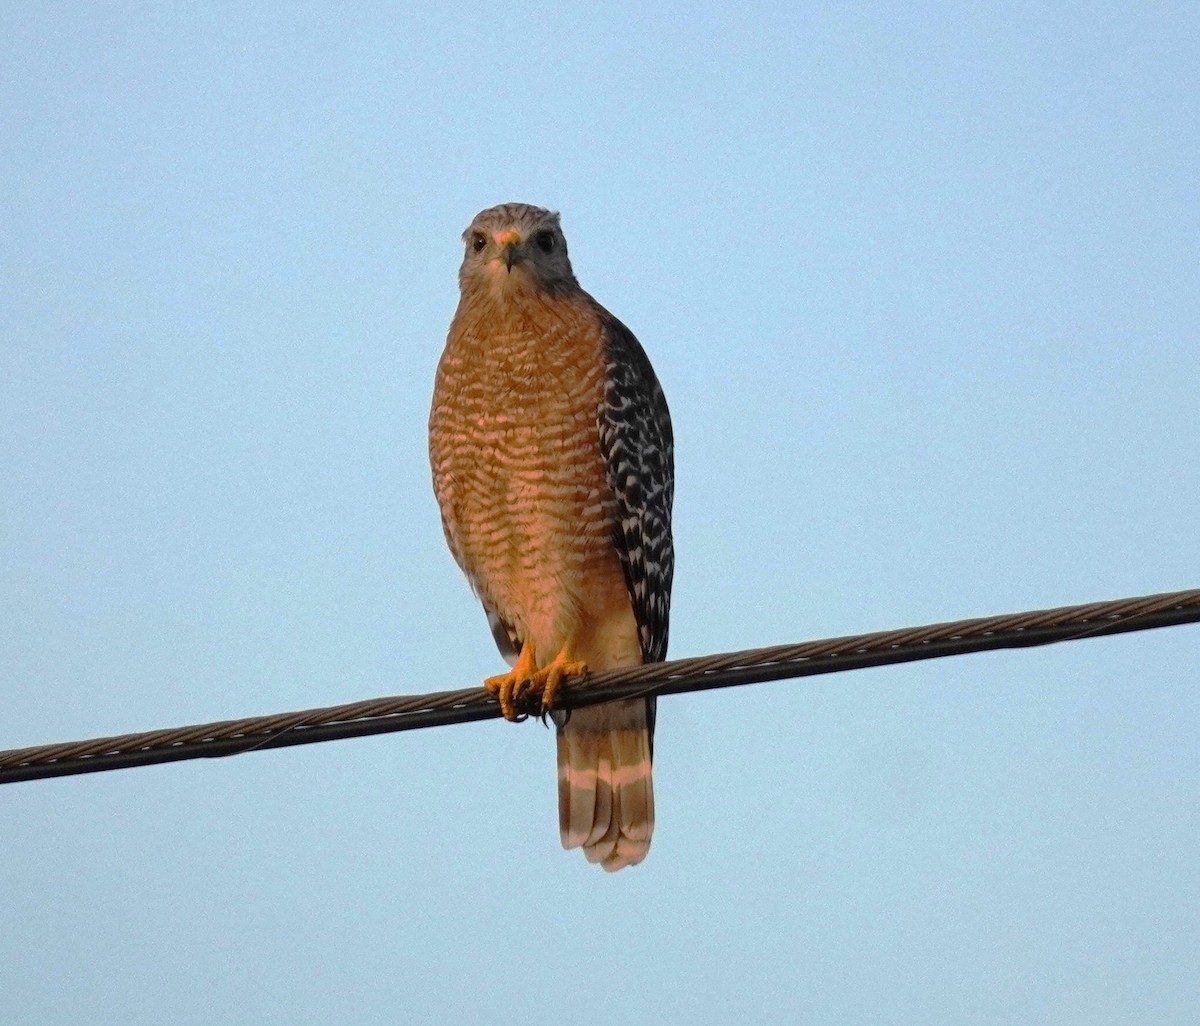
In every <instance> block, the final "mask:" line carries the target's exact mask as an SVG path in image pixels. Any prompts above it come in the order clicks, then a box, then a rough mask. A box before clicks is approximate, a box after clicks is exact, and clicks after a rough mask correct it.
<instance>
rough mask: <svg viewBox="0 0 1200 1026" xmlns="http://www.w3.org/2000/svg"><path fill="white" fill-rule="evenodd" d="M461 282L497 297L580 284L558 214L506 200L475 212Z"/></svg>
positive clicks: (465, 238)
mask: <svg viewBox="0 0 1200 1026" xmlns="http://www.w3.org/2000/svg"><path fill="white" fill-rule="evenodd" d="M463 242H464V243H465V244H466V249H465V252H464V254H463V262H462V267H461V268H460V269H459V272H458V280H459V285H460V287H461V288H462V289H463V291H464V292H466V291H467V290H468V289H478V288H485V289H486V290H487V291H488V292H490V293H492V294H493V295H496V296H501V297H506V296H511V295H513V294H515V293H519V292H523V291H527V290H534V291H545V292H556V291H562V290H564V289H574V288H578V287H579V286H578V283H577V282H576V281H575V275H574V273H572V271H571V261H570V260H569V259H568V258H567V240H566V239H565V238H563V233H562V228H560V227H559V223H558V214H556V213H554V212H553V211H551V210H544V209H543V208H542V207H534V206H530V205H529V204H528V203H502V204H501V205H500V206H498V207H489V208H488V209H487V210H481V211H480V212H479V213H478V214H476V215H475V220H473V221H472V222H471V224H470V227H468V228H467V230H466V231H465V232H463Z"/></svg>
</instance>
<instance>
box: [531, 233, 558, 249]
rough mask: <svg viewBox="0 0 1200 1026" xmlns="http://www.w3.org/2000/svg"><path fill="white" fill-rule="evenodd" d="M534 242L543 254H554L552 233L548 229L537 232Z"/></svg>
mask: <svg viewBox="0 0 1200 1026" xmlns="http://www.w3.org/2000/svg"><path fill="white" fill-rule="evenodd" d="M534 242H536V243H537V246H538V249H540V250H541V251H542V252H543V253H553V252H554V232H552V231H550V230H549V229H546V230H544V231H540V232H538V233H537V235H535V236H534Z"/></svg>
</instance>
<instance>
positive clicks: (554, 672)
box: [520, 642, 587, 717]
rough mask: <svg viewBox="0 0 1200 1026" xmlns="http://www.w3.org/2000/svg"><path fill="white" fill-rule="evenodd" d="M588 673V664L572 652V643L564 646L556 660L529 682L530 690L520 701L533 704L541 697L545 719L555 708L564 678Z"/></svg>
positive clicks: (525, 692) (541, 710) (525, 691)
mask: <svg viewBox="0 0 1200 1026" xmlns="http://www.w3.org/2000/svg"><path fill="white" fill-rule="evenodd" d="M585 673H587V663H584V662H582V661H581V660H579V659H576V658H575V655H574V653H573V652H572V651H571V643H570V642H568V643H567V644H565V645H563V647H562V651H561V652H559V653H558V655H556V656H555V657H554V659H553V660H552V661H551V662H549V663H547V664H546V665H545V666H543V667H542V668H541V669H539V670H537V671H536V672H535V673H534V674H533V677H532V678H531V679H530V681H529V688H528V689H527V690H523V691H522V693H521V695H520V699H521V701H522V704H526V705H528V704H532V701H533V699H534V697H535V696H540V697H541V700H542V701H541V709H540V710H534V711H536V712H540V713H541V714H542V716H543V717H544V716H545V714H546V713H548V712H549V711H550V710H551V709H552V708H553V707H554V696H555V695H556V694H558V685H559V684H561V683H562V679H563V678H564V677H582V676H583V675H584V674H585Z"/></svg>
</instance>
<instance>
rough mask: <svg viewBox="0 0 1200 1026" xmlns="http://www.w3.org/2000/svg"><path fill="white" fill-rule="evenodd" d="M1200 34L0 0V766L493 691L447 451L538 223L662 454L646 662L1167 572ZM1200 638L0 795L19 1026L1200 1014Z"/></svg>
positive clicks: (875, 21)
mask: <svg viewBox="0 0 1200 1026" xmlns="http://www.w3.org/2000/svg"><path fill="white" fill-rule="evenodd" d="M1198 45H1200V9H1197V8H1196V7H1195V6H1194V5H1191V4H1172V3H1156V4H1149V5H1142V6H1140V7H1138V8H1137V10H1136V11H1133V10H1132V9H1130V8H1129V7H1128V5H1123V4H1109V3H1099V4H1086V5H1085V4H1068V3H1052V4H1024V3H1015V4H1006V5H1002V6H999V5H975V4H956V5H939V4H927V3H915V4H913V3H906V4H880V5H872V6H870V7H864V8H862V9H861V10H855V9H850V8H849V7H846V6H843V5H833V4H830V5H819V4H809V5H792V4H786V5H785V4H779V5H744V6H743V7H741V8H734V7H732V6H729V5H709V4H696V5H672V4H667V5H662V6H660V7H659V8H658V9H657V11H656V12H655V13H647V12H646V11H645V10H644V8H643V7H642V6H641V5H633V4H619V3H618V4H611V5H605V6H604V7H602V8H601V7H585V6H584V5H578V6H574V5H554V4H545V5H531V4H520V3H514V4H509V5H496V4H470V3H462V4H457V5H452V6H447V7H435V6H433V5H429V6H425V7H418V8H416V9H412V8H406V7H403V6H394V7H393V6H390V5H378V4H363V5H357V6H355V7H354V8H353V9H343V10H335V9H333V8H332V7H329V8H325V7H322V6H320V5H313V4H294V3H293V4H272V3H255V4H240V5H233V4H230V5H221V4H207V5H161V6H154V5H145V6H141V5H111V6H109V5H91V6H88V5H56V4H47V5H26V6H25V7H24V8H22V9H18V8H17V7H15V6H12V5H10V6H9V8H8V9H7V10H6V12H5V13H4V14H3V15H0V156H2V158H3V165H4V172H3V177H2V178H0V182H2V185H0V236H2V237H3V240H4V242H3V245H2V246H0V278H2V280H3V281H4V282H5V287H4V289H3V299H2V301H0V480H2V481H3V483H4V484H3V489H2V491H0V747H16V746H20V745H26V744H36V743H40V742H43V741H51V740H65V739H72V738H81V737H89V736H95V735H103V734H110V733H122V732H126V731H130V730H139V729H150V728H153V727H159V726H168V725H174V724H184V723H192V722H202V721H206V720H214V719H224V718H230V717H236V716H243V715H253V714H257V713H268V712H276V711H282V710H287V709H300V708H307V707H311V706H315V705H327V704H333V703H338V702H343V701H350V700H354V699H358V698H367V697H372V696H375V695H380V694H390V693H397V692H417V691H428V690H438V689H442V688H456V687H462V686H467V685H471V684H474V683H476V682H478V681H479V680H481V679H482V677H483V676H484V675H486V674H489V673H495V672H497V670H498V669H499V668H500V662H499V658H498V656H497V653H496V651H495V649H494V647H493V645H492V641H491V639H490V636H489V634H488V632H487V629H486V625H485V623H484V620H483V617H482V615H481V613H480V612H479V610H478V608H477V607H476V605H475V602H474V600H473V599H472V597H471V595H470V593H469V590H468V588H467V586H466V584H465V583H464V582H463V581H462V579H461V578H460V576H459V574H458V571H457V569H456V568H455V567H454V565H453V563H452V561H451V558H450V556H449V554H448V553H447V552H446V551H445V546H444V544H443V541H442V537H441V528H440V526H439V522H438V515H437V510H436V506H435V503H434V501H433V497H432V493H431V489H430V485H429V472H428V465H427V458H426V441H425V440H426V428H425V422H426V417H427V413H428V403H429V397H430V393H431V388H432V377H433V370H434V367H435V365H436V362H437V358H438V355H439V353H440V350H441V346H442V343H443V341H444V338H445V331H446V327H447V325H448V323H449V320H450V316H451V314H452V312H453V309H454V305H455V302H456V299H457V285H456V277H455V274H456V269H457V265H458V262H459V259H460V244H459V241H458V236H459V233H460V232H461V231H462V229H463V228H464V227H465V225H466V224H467V223H468V222H469V221H470V219H471V217H472V216H473V215H474V214H475V212H476V211H477V210H479V209H481V208H482V207H485V206H489V205H491V204H493V203H496V202H501V201H506V200H523V201H528V202H533V203H538V204H541V205H544V206H550V207H553V208H555V209H558V210H561V211H562V216H563V226H564V229H565V231H566V234H567V237H568V239H569V240H570V243H571V253H572V257H573V261H574V264H575V269H576V272H577V274H578V276H579V278H580V280H581V281H582V283H583V284H584V286H585V287H586V288H587V289H588V290H589V291H591V292H592V293H593V294H594V295H595V296H596V297H597V298H598V299H599V300H600V301H601V302H602V303H604V304H605V305H606V306H608V307H609V308H610V309H611V310H613V311H614V313H616V314H617V315H618V316H619V317H620V318H621V319H622V320H624V321H625V322H626V323H627V324H628V325H629V326H630V327H631V328H632V329H633V330H634V331H635V332H636V333H637V335H638V336H639V338H640V339H641V341H642V342H643V344H644V345H645V347H646V349H647V350H648V351H649V353H650V355H651V357H652V359H653V361H654V363H655V366H656V368H657V370H658V373H659V376H660V378H661V379H662V382H663V384H664V387H665V389H666V392H667V395H668V398H669V400H670V404H671V408H672V413H673V417H674V423H675V432H676V438H677V449H678V457H677V473H678V488H677V498H676V516H675V530H676V545H677V550H678V556H679V562H678V573H677V578H676V589H675V600H674V605H673V618H672V649H671V654H672V655H674V656H687V655H699V654H703V653H706V652H714V651H722V650H728V649H737V648H745V647H751V646H757V645H764V644H771V643H782V642H789V641H797V640H802V639H805V638H810V637H822V636H826V635H832V634H844V633H854V632H858V631H864V630H874V629H883V628H888V627H896V626H903V625H906V624H917V623H922V622H928V621H935V620H947V619H956V618H959V617H963V616H972V615H984V614H989V613H998V612H1006V611H1010V610H1017V609H1026V608H1040V607H1045V606H1053V605H1059V604H1066V603H1073V602H1084V601H1091V600H1097V599H1102V598H1113V597H1119V596H1125V595H1136V594H1142V593H1147V592H1156V591H1166V590H1172V589H1176V588H1186V587H1196V586H1200V541H1198V540H1197V531H1196V525H1197V523H1198V522H1200V498H1198V497H1200V473H1198V470H1197V460H1196V455H1195V452H1196V411H1197V395H1198V393H1200V369H1198V362H1197V358H1196V342H1197V334H1198V328H1200V203H1197V198H1196V195H1197V194H1196V183H1197V181H1200V128H1198V123H1197V119H1196V97H1197V95H1200V71H1198V70H1197V61H1196V59H1195V55H1196V52H1197V47H1198ZM1197 645H1200V628H1196V627H1181V628H1175V629H1172V630H1164V631H1157V632H1150V633H1146V634H1140V635H1132V636H1127V637H1121V638H1115V639H1107V640H1095V641H1088V642H1081V643H1076V644H1072V645H1064V646H1058V647H1055V648H1051V649H1046V650H1041V651H1027V652H1010V653H997V654H991V655H984V656H974V657H968V658H961V659H954V660H946V661H939V662H936V663H928V664H919V665H911V666H905V667H894V668H887V669H880V670H872V671H864V672H858V673H853V674H848V675H843V676H835V677H827V678H817V679H811V680H806V681H799V682H791V683H779V684H771V685H762V686H758V687H754V688H741V689H732V690H728V691H723V692H718V693H710V694H704V695H696V696H691V697H680V698H670V699H665V700H664V701H663V702H662V704H661V706H660V712H659V727H658V734H657V744H656V764H655V781H656V793H657V800H658V829H657V832H656V835H655V841H654V848H653V850H652V852H651V854H650V857H649V858H648V859H647V861H646V862H645V863H644V864H643V865H642V866H640V867H638V868H636V869H633V870H629V871H626V872H622V873H619V874H616V875H615V876H607V875H605V874H602V873H600V872H598V871H597V870H596V869H595V867H592V866H588V865H587V864H586V863H585V862H584V860H583V859H582V858H581V857H580V856H579V854H578V853H577V852H572V853H564V852H563V851H561V850H560V849H559V846H558V840H557V830H556V820H555V817H556V813H555V797H554V786H555V785H554V753H553V741H552V737H551V735H550V734H549V733H548V732H546V731H543V730H542V729H541V728H540V727H539V726H537V725H531V724H526V725H523V726H521V727H513V726H509V725H506V724H501V723H496V722H491V723H486V724H476V725H469V726H462V727H456V728H445V729H438V730H430V731H421V732H416V733H412V734H407V735H401V736H392V737H381V738H373V739H365V740H358V741H347V742H340V743H336V744H325V745H317V746H311V747H306V748H300V749H292V750H287V751H282V752H272V753H260V754H255V755H249V756H245V757H242V758H236V759H229V760H220V761H211V762H209V761H198V762H191V763H184V764H179V765H172V766H163V767H155V768H147V769H141V770H132V771H125V772H120V773H111V774H100V775H95V776H90V777H81V778H73V779H65V780H57V781H49V782H42V783H31V784H22V785H15V786H11V787H5V788H0V819H2V821H3V823H4V829H3V849H4V851H3V857H2V858H0V922H3V923H4V924H5V929H4V930H3V931H2V936H0V1020H2V1021H4V1022H12V1023H38V1024H39V1026H58V1024H66V1023H73V1022H80V1021H84V1022H95V1023H102V1022H117V1021H120V1022H127V1023H134V1024H136V1023H151V1022H154V1023H157V1022H162V1021H164V1020H165V1021H170V1022H172V1023H179V1024H190V1023H196V1024H201V1023H203V1024H205V1026H224V1024H234V1023H239V1024H240V1023H247V1022H255V1023H257V1022H264V1023H265V1022H277V1023H287V1024H307V1023H326V1022H355V1023H363V1024H373V1023H381V1024H382V1023H394V1022H408V1021H411V1022H433V1021H442V1022H477V1021H488V1022H492V1023H510V1022H513V1023H515V1022H522V1023H528V1022H549V1021H571V1022H574V1023H580V1024H588V1023H609V1022H613V1021H626V1022H650V1021H653V1022H658V1023H663V1024H676V1023H681V1024H682V1023H688V1024H693V1023H701V1024H703V1023H721V1022H730V1021H753V1022H764V1023H769V1022H788V1023H791V1022H812V1023H830V1022H837V1023H842V1024H859V1023H861V1024H868V1023H877V1024H888V1023H914V1024H917V1023H919V1024H923V1026H928V1024H936V1023H946V1024H963V1023H1010V1022H1020V1023H1056V1024H1059V1023H1080V1024H1084V1023H1086V1024H1089V1026H1090V1024H1095V1023H1125V1022H1131V1023H1132V1022H1138V1023H1141V1022H1156V1023H1191V1022H1194V1021H1195V1016H1196V1012H1197V1009H1198V1008H1200V982H1198V979H1200V978H1198V977H1197V975H1196V973H1195V965H1196V962H1197V959H1198V958H1200V935H1198V930H1197V925H1196V924H1197V923H1198V922H1200V875H1198V874H1197V873H1196V851H1197V846H1198V844H1200V804H1198V802H1197V794H1198V793H1200V754H1198V753H1200V699H1198V698H1197V695H1198V694H1200V691H1198V689H1197V687H1196V649H1197Z"/></svg>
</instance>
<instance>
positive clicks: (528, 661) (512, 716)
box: [483, 642, 536, 723]
mask: <svg viewBox="0 0 1200 1026" xmlns="http://www.w3.org/2000/svg"><path fill="white" fill-rule="evenodd" d="M535 672H536V667H535V666H534V664H533V646H532V645H530V644H529V643H528V642H526V643H525V644H524V645H522V646H521V654H520V655H519V656H518V657H517V665H516V666H514V667H513V668H512V669H511V670H509V671H508V673H501V674H498V675H497V676H495V677H488V678H487V679H486V680H485V681H484V682H483V686H484V687H485V688H487V689H488V691H490V692H491V693H492V694H493V695H495V696H496V701H497V702H499V703H500V711H501V712H502V713H503V714H504V718H505V719H506V720H512V721H513V722H514V723H515V722H516V721H517V720H519V719H521V718H522V715H521V710H519V709H518V708H517V701H518V699H520V697H521V694H522V692H523V691H524V689H525V688H526V686H527V685H528V683H529V679H530V678H531V677H532V676H533V674H534V673H535Z"/></svg>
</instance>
